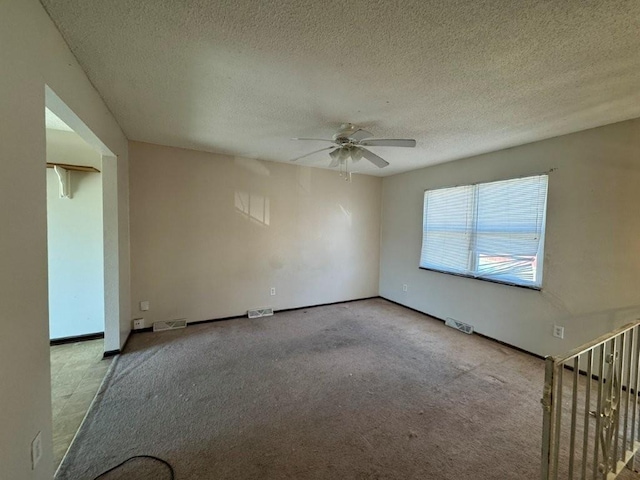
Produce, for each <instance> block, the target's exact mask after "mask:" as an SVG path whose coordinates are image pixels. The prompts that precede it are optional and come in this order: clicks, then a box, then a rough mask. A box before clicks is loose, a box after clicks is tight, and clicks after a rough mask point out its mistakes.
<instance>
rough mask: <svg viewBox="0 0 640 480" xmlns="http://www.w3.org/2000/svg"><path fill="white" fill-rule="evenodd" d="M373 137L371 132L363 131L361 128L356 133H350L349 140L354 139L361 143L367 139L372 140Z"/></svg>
mask: <svg viewBox="0 0 640 480" xmlns="http://www.w3.org/2000/svg"><path fill="white" fill-rule="evenodd" d="M371 135H373V134H372V133H371V132H367V131H366V130H362V129H361V128H359V129H358V130H356V131H355V132H353V133H350V134H349V138H352V139H353V140H355V141H356V142H359V141H360V140H364V139H365V138H371Z"/></svg>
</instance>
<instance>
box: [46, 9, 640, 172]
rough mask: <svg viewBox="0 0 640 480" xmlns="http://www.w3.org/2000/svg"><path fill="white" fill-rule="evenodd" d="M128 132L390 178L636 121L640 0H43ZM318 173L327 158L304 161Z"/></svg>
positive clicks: (142, 138) (141, 138)
mask: <svg viewBox="0 0 640 480" xmlns="http://www.w3.org/2000/svg"><path fill="white" fill-rule="evenodd" d="M42 3H43V4H44V6H45V8H46V9H47V11H48V12H49V14H50V15H51V17H52V18H53V20H54V21H55V22H56V24H57V25H58V27H59V29H60V31H61V32H62V34H63V35H64V37H65V39H66V40H67V42H68V44H69V45H70V47H71V49H72V51H73V52H74V54H75V55H76V57H77V58H78V60H79V61H80V63H81V65H82V66H83V68H84V69H85V71H86V72H87V74H88V76H89V78H90V79H91V81H92V82H93V83H94V84H95V86H96V88H97V89H98V90H99V92H100V93H101V94H102V96H103V97H104V99H105V101H106V103H107V105H108V106H109V108H110V109H111V110H112V112H113V114H114V115H115V117H116V119H117V120H118V122H119V123H120V125H121V126H122V128H123V130H124V132H125V134H126V135H127V137H129V138H130V139H132V140H139V141H145V142H151V143H157V144H162V145H172V146H178V147H186V148H194V149H198V150H206V151H213V152H220V153H228V154H234V155H242V156H246V157H250V158H260V159H266V160H275V161H286V160H287V159H290V158H293V157H296V156H299V155H302V154H304V153H306V152H309V151H312V150H315V149H318V148H321V147H322V146H324V145H325V144H322V143H316V142H308V143H307V142H305V143H304V144H303V143H302V142H293V141H291V140H289V139H290V138H291V137H298V136H300V137H305V136H312V137H330V136H331V135H332V134H333V133H334V131H335V130H336V128H337V127H338V126H339V125H340V124H341V123H343V122H352V123H356V124H358V125H360V126H363V127H366V128H367V130H370V131H371V132H373V133H374V134H375V135H376V136H378V137H387V138H388V137H405V138H407V137H409V138H415V139H417V141H418V147H417V148H415V149H400V148H395V149H394V148H388V147H387V148H381V147H378V148H377V149H372V150H374V151H375V152H376V153H378V154H379V155H382V156H383V157H385V158H386V159H387V160H388V161H389V162H391V165H390V166H389V167H387V168H385V169H383V170H378V169H377V168H375V167H373V166H372V165H370V164H367V165H366V166H365V165H362V164H363V163H367V162H360V163H359V164H358V165H357V168H356V169H357V170H359V171H361V172H363V173H371V174H383V175H388V174H393V173H398V172H401V171H406V170H411V169H414V168H419V167H423V166H426V165H431V164H435V163H440V162H444V161H449V160H455V159H458V158H462V157H467V156H470V155H474V154H478V153H483V152H488V151H493V150H499V149H502V148H505V147H509V146H514V145H520V144H523V143H528V142H532V141H536V140H540V139H544V138H549V137H554V136H558V135H562V134H566V133H570V132H575V131H579V130H584V129H587V128H592V127H596V126H600V125H605V124H609V123H613V122H617V121H621V120H627V119H630V118H635V117H640V34H639V32H640V1H638V0H628V1H624V0H601V1H586V0H548V1H544V0H518V1H513V0H492V1H489V0H485V1H481V0H440V1H435V0H432V1H425V0H406V1H402V0H401V1H388V0H385V1H382V0H350V1H349V2H344V1H331V0H324V1H317V0H315V1H294V0H289V1H286V0H270V1H268V0H261V1H256V0H217V1H210V0H192V1H175V0H164V1H162V0H93V1H88V0H65V1H56V0H42ZM301 163H304V164H306V165H312V166H326V165H327V164H328V163H329V156H328V155H326V153H323V154H318V155H316V156H312V157H309V158H307V159H304V160H302V161H301Z"/></svg>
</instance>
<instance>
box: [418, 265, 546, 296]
mask: <svg viewBox="0 0 640 480" xmlns="http://www.w3.org/2000/svg"><path fill="white" fill-rule="evenodd" d="M418 268H419V269H420V270H426V271H428V272H436V273H444V274H445V275H453V276H454V277H462V278H470V279H472V280H481V281H483V282H489V283H496V284H498V285H506V286H508V287H517V288H524V289H526V290H534V291H536V292H540V291H542V287H536V286H533V285H519V284H517V283H512V282H501V281H500V280H493V279H491V278H483V277H474V276H473V275H465V274H463V273H454V272H447V271H446V270H436V269H435V268H426V267H418Z"/></svg>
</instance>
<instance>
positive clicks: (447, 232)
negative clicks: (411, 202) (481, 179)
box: [420, 175, 548, 288]
mask: <svg viewBox="0 0 640 480" xmlns="http://www.w3.org/2000/svg"><path fill="white" fill-rule="evenodd" d="M547 180H548V177H547V175H537V176H533V177H526V178H517V179H512V180H506V181H500V182H491V183H481V184H477V185H467V186H462V187H452V188H442V189H438V190H428V191H426V192H425V194H424V216H423V236H422V253H421V256H420V266H421V267H422V268H427V269H431V270H438V271H443V272H449V273H455V274H458V275H466V276H470V277H476V278H484V279H487V280H493V281H497V282H502V283H510V284H515V285H523V286H529V287H534V288H538V287H540V286H541V285H542V258H543V247H544V226H545V212H546V203H547Z"/></svg>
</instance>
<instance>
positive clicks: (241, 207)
mask: <svg viewBox="0 0 640 480" xmlns="http://www.w3.org/2000/svg"><path fill="white" fill-rule="evenodd" d="M234 203H235V207H236V212H238V213H240V214H242V215H243V216H245V217H246V218H247V219H248V220H251V221H253V222H256V223H258V224H260V225H265V226H269V223H270V221H271V212H270V201H269V197H265V196H263V195H255V194H252V193H250V192H238V191H236V192H235V202H234Z"/></svg>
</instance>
